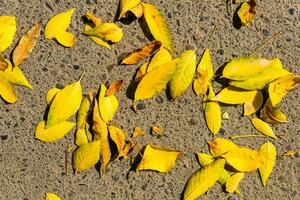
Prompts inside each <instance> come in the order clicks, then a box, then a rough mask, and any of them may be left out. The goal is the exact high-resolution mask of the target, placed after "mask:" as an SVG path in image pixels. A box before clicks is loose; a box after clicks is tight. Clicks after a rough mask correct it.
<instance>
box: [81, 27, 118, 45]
mask: <svg viewBox="0 0 300 200" xmlns="http://www.w3.org/2000/svg"><path fill="white" fill-rule="evenodd" d="M83 33H84V34H86V35H88V36H94V37H97V38H100V39H102V40H104V41H105V42H113V43H115V42H119V41H120V40H121V39H122V37H123V31H122V29H121V28H120V27H119V26H118V25H116V24H115V23H104V24H100V25H99V26H96V27H94V28H91V29H89V30H87V31H84V32H83Z"/></svg>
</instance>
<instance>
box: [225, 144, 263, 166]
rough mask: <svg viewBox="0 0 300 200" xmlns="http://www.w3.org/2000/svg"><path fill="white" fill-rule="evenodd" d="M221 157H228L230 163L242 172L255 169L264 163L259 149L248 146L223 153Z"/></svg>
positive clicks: (227, 161) (227, 160)
mask: <svg viewBox="0 0 300 200" xmlns="http://www.w3.org/2000/svg"><path fill="white" fill-rule="evenodd" d="M221 157H223V158H225V159H226V163H227V164H228V165H230V166H231V167H233V168H234V169H236V170H238V171H240V172H250V171H254V170H256V169H258V168H259V167H260V166H261V165H262V163H263V161H262V156H261V155H260V153H259V152H258V151H256V150H252V149H249V148H246V147H239V148H235V149H233V150H231V151H229V152H227V153H225V154H222V155H221Z"/></svg>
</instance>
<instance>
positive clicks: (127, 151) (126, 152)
mask: <svg viewBox="0 0 300 200" xmlns="http://www.w3.org/2000/svg"><path fill="white" fill-rule="evenodd" d="M136 147H137V144H135V143H133V142H131V141H130V142H129V143H127V144H126V145H125V147H124V149H122V151H121V152H119V155H118V158H123V157H124V158H125V159H127V158H128V155H129V154H130V153H131V152H133V150H134V149H135V148H136Z"/></svg>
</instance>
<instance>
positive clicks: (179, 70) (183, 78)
mask: <svg viewBox="0 0 300 200" xmlns="http://www.w3.org/2000/svg"><path fill="white" fill-rule="evenodd" d="M178 59H179V62H178V63H177V65H176V70H175V72H174V74H173V76H172V78H171V80H170V83H169V90H170V95H171V97H172V99H176V98H177V97H179V96H180V95H182V94H183V93H184V91H185V90H186V89H187V88H188V87H189V86H190V84H191V82H192V81H193V78H194V75H195V70H196V54H195V50H188V51H185V52H184V53H183V54H181V55H180V56H179V58H178Z"/></svg>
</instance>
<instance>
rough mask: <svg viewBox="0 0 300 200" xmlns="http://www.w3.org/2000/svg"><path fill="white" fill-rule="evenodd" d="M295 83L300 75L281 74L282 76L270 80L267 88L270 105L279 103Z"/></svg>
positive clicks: (299, 78)
mask: <svg viewBox="0 0 300 200" xmlns="http://www.w3.org/2000/svg"><path fill="white" fill-rule="evenodd" d="M297 83H300V76H295V75H293V74H289V75H286V76H284V74H282V77H280V78H278V79H276V80H275V81H273V82H271V83H270V84H269V88H268V92H269V97H270V101H271V105H272V106H273V107H275V106H276V105H277V104H279V103H280V102H281V100H282V99H283V97H284V96H285V95H287V93H288V92H289V91H291V90H293V89H294V88H295V87H296V85H297Z"/></svg>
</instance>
